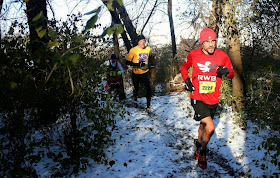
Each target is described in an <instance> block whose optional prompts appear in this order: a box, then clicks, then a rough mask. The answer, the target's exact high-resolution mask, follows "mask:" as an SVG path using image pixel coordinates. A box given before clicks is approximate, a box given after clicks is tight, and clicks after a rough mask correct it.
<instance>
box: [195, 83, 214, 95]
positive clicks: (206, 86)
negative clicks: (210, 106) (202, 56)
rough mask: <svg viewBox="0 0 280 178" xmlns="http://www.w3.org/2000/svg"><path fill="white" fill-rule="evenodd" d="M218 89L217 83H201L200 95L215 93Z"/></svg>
mask: <svg viewBox="0 0 280 178" xmlns="http://www.w3.org/2000/svg"><path fill="white" fill-rule="evenodd" d="M215 89H216V82H209V81H199V93H204V94H206V93H213V92H215Z"/></svg>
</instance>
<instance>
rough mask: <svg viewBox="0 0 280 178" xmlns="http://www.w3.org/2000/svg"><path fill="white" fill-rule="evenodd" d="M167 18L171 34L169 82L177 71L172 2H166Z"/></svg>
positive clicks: (170, 0)
mask: <svg viewBox="0 0 280 178" xmlns="http://www.w3.org/2000/svg"><path fill="white" fill-rule="evenodd" d="M167 9H168V18H169V26H170V32H171V41H172V54H173V55H172V57H173V58H172V66H171V80H173V78H174V77H175V75H176V74H177V73H178V71H179V65H178V61H177V59H176V54H177V48H176V40H175V31H174V23H173V15H172V0H168V8H167Z"/></svg>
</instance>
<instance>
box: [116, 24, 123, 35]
mask: <svg viewBox="0 0 280 178" xmlns="http://www.w3.org/2000/svg"><path fill="white" fill-rule="evenodd" d="M123 31H124V29H123V26H122V25H120V24H117V29H116V34H117V35H119V34H122V33H123Z"/></svg>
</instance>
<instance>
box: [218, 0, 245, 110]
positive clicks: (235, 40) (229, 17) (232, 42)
mask: <svg viewBox="0 0 280 178" xmlns="http://www.w3.org/2000/svg"><path fill="white" fill-rule="evenodd" d="M223 7H224V8H223V15H224V18H225V25H226V32H227V35H226V40H227V43H228V46H229V57H230V59H231V61H232V64H233V68H234V71H235V76H234V78H233V80H232V84H233V86H232V87H233V88H232V92H233V96H234V102H233V109H234V110H235V111H240V110H243V109H244V104H243V103H244V79H243V69H242V61H241V53H240V41H239V36H238V29H237V27H236V25H235V24H236V17H235V9H234V7H233V6H231V5H230V4H229V2H227V1H226V2H224V4H223Z"/></svg>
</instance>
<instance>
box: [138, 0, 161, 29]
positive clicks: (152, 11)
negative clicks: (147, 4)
mask: <svg viewBox="0 0 280 178" xmlns="http://www.w3.org/2000/svg"><path fill="white" fill-rule="evenodd" d="M157 2H158V0H156V2H155V4H154V7H153V8H152V10H151V13H150V15H149V17H148V18H147V20H146V22H145V24H144V26H143V28H142V30H141V34H142V33H143V31H144V29H145V27H146V25H147V23H148V22H149V20H150V18H151V17H152V15H153V13H154V10H155V8H156V6H157Z"/></svg>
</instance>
